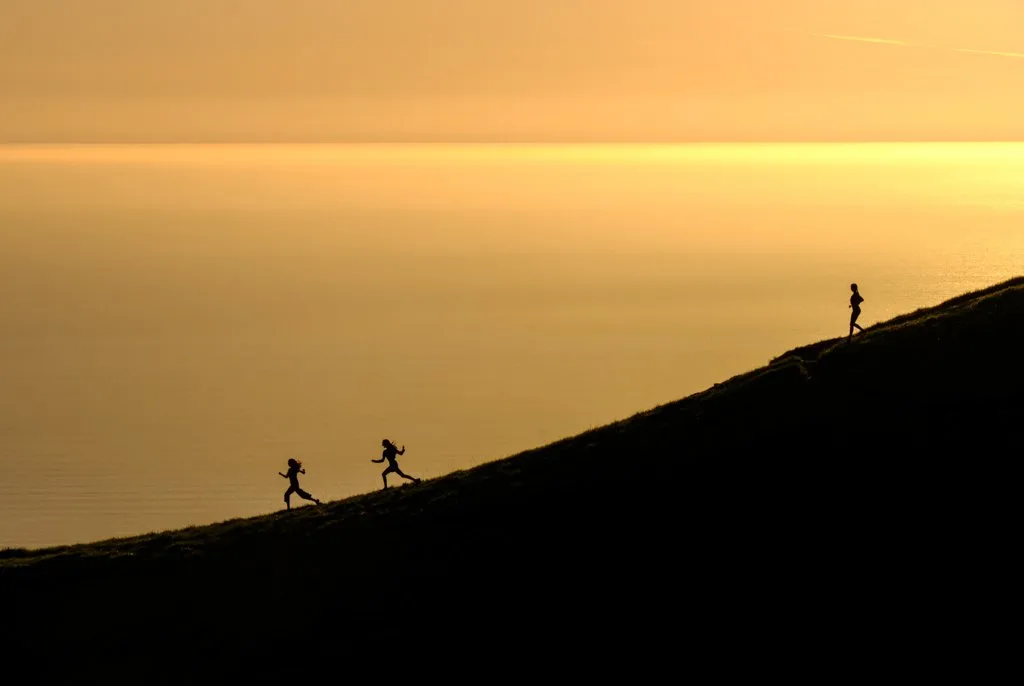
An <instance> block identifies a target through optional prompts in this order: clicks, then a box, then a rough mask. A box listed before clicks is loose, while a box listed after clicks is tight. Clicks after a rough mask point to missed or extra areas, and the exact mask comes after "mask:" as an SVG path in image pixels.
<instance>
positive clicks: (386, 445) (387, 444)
mask: <svg viewBox="0 0 1024 686" xmlns="http://www.w3.org/2000/svg"><path fill="white" fill-rule="evenodd" d="M380 444H381V445H382V446H384V447H385V448H387V447H388V446H389V445H391V441H389V440H388V439H386V438H385V439H384V440H383V441H381V442H380Z"/></svg>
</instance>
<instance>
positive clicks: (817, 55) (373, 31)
mask: <svg viewBox="0 0 1024 686" xmlns="http://www.w3.org/2000/svg"><path fill="white" fill-rule="evenodd" d="M881 41H886V42H881ZM1022 111H1024V2H1022V1H1021V0H701V1H697V0H145V1H144V2H143V1H141V0H3V7H2V9H0V141H7V142H18V141H58V142H63V141H231V140H241V141H273V140H282V141H284V140H287V141H345V140H403V141H408V140H488V141H506V140H519V141H553V140H587V141H603V140H610V141H614V140H647V141H658V140H666V141H667V140H672V141H685V140H965V139H966V140H1010V139H1014V140H1024V117H1021V112H1022Z"/></svg>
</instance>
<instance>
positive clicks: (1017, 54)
mask: <svg viewBox="0 0 1024 686" xmlns="http://www.w3.org/2000/svg"><path fill="white" fill-rule="evenodd" d="M956 51H957V52H968V53H971V54H972V55H996V56H997V57H1015V58H1017V59H1024V52H1004V51H1001V50H973V49H971V48H957V49H956Z"/></svg>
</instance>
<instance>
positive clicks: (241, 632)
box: [0, 279, 1024, 683]
mask: <svg viewBox="0 0 1024 686" xmlns="http://www.w3.org/2000/svg"><path fill="white" fill-rule="evenodd" d="M1022 322H1024V279H1015V280H1012V281H1009V282H1007V283H1004V284H1000V285H998V286H995V287H992V288H989V289H986V290H984V291H979V292H976V293H970V294H966V295H964V296H961V297H959V298H956V299H954V300H951V301H949V302H947V303H944V304H942V305H939V306H937V307H935V308H931V309H927V310H921V311H918V312H914V313H911V314H908V315H906V316H902V317H899V318H897V319H894V320H892V321H890V322H885V323H882V324H879V325H876V326H874V327H871V328H870V329H869V330H868V331H867V332H866V333H865V334H862V335H859V336H856V337H855V338H853V339H852V340H849V341H847V340H846V339H835V340H829V341H822V342H820V343H816V344H813V345H809V346H806V347H804V348H799V349H797V350H794V351H791V352H790V353H787V354H785V355H782V356H780V357H779V358H777V359H775V360H773V361H772V363H771V364H769V365H768V366H766V367H764V368H762V369H758V370H755V371H752V372H750V373H747V374H744V375H741V376H738V377H736V378H734V379H731V380H729V381H727V382H725V383H722V384H718V385H716V386H714V387H713V388H710V389H708V390H707V391H704V392H702V393H699V394H696V395H693V396H690V397H688V398H684V399H682V400H679V401H676V402H672V403H669V404H666V405H663V406H661V407H657V408H654V409H652V410H649V411H646V412H642V413H640V414H637V415H635V416H633V417H631V418H629V419H626V420H623V421H620V422H617V423H614V424H611V425H608V426H605V427H601V428H599V429H595V430H592V431H589V432H586V433H584V434H581V435H579V436H574V437H571V438H567V439H565V440H562V441H559V442H556V443H553V444H551V445H548V446H545V447H542V448H539V449H536V450H530V451H527V452H524V453H521V454H519V455H514V456H512V457H509V458H507V459H504V460H499V461H496V462H492V463H488V464H485V465H482V466H480V467H477V468H474V469H469V470H465V471H460V472H456V473H453V474H450V475H448V476H445V477H443V478H439V479H434V480H431V481H429V482H424V483H422V484H420V485H415V486H405V487H401V488H395V489H391V490H389V491H387V492H377V493H372V494H368V495H364V496H359V497H354V498H350V499H347V500H344V501H339V502H334V503H330V504H327V505H325V506H323V507H320V508H316V507H303V508H300V509H298V510H295V511H292V512H279V513H277V514H272V515H267V516H263V517H256V518H252V519H244V520H234V521H229V522H224V523H221V524H215V525H212V526H207V527H196V528H191V529H185V530H182V531H169V532H163V533H156V534H151V535H147V536H140V537H136V538H128V539H119V540H113V541H106V542H101V543H95V544H90V545H81V546H73V547H66V548H57V549H50V550H41V551H5V552H3V553H0V602H2V606H0V611H2V612H3V618H4V621H3V634H2V636H0V639H2V646H0V650H2V651H3V652H4V657H5V658H6V661H5V662H4V665H5V669H6V670H11V669H13V666H14V665H17V666H18V668H19V669H21V670H22V672H19V674H21V677H20V681H18V683H22V682H23V681H24V679H25V678H28V677H27V676H26V675H28V676H35V677H40V678H42V677H46V678H50V677H53V678H55V679H56V678H58V677H57V676H55V675H63V677H66V678H63V679H61V681H62V682H66V683H70V682H71V681H74V682H76V683H77V682H79V680H83V681H82V682H83V683H84V682H86V681H87V680H88V679H87V677H89V678H91V677H93V676H95V675H102V677H103V678H105V679H107V680H108V681H115V682H126V681H135V682H143V683H154V682H170V681H175V682H180V681H182V680H184V681H188V682H212V683H234V682H235V681H238V680H242V679H247V680H249V681H253V680H254V681H257V682H260V683H262V682H263V681H271V680H274V681H279V680H281V679H294V680H296V681H301V680H304V679H306V678H331V679H341V680H343V679H346V678H350V677H360V678H366V677H367V676H369V678H386V677H385V675H386V674H388V673H389V672H392V671H393V670H395V669H398V668H401V667H403V666H404V667H405V668H413V669H415V670H417V671H419V672H420V673H421V675H422V676H421V677H420V678H424V677H426V676H427V675H429V676H430V678H432V679H433V678H452V676H453V675H454V674H456V673H459V671H460V670H463V669H467V668H468V669H471V670H473V671H474V674H475V675H476V678H486V679H494V678H498V679H499V680H507V679H508V678H511V676H512V675H513V674H519V675H520V676H521V675H522V674H524V673H527V674H530V675H531V677H532V678H557V679H560V678H575V679H580V678H584V677H585V676H590V677H592V676H603V677H607V678H612V677H614V676H615V675H617V674H619V675H625V676H627V677H628V678H629V679H630V681H648V680H649V679H648V678H646V676H645V675H658V676H657V678H658V679H659V680H660V679H661V678H664V677H663V676H662V675H664V674H666V672H665V670H673V676H671V678H679V675H680V674H685V675H688V676H691V677H697V676H699V675H700V674H701V673H704V672H703V671H701V670H707V669H713V670H716V671H715V674H716V675H717V676H718V677H719V678H721V679H726V678H729V677H730V676H731V675H733V674H734V673H735V672H736V670H741V669H742V670H748V671H749V670H753V671H755V672H757V673H760V674H762V675H764V676H769V675H773V676H776V677H779V676H783V675H788V676H796V675H797V674H799V673H801V672H807V671H810V672H811V673H813V674H815V675H816V677H820V678H822V679H829V680H831V678H837V677H841V676H844V675H847V674H853V673H855V672H856V673H861V674H870V675H872V677H874V678H878V677H886V676H888V677H894V676H897V674H903V673H904V672H893V671H891V669H889V668H886V669H885V670H884V671H880V670H882V665H884V664H885V663H886V662H887V661H890V660H893V659H896V658H903V659H905V660H909V659H910V658H913V659H914V660H915V661H916V662H917V664H918V669H924V668H926V667H927V666H928V665H932V666H935V665H939V664H942V665H944V669H952V663H951V661H952V660H954V658H955V657H956V656H961V657H963V656H964V655H965V652H964V651H966V650H967V646H971V651H972V653H971V654H972V659H971V661H970V664H971V665H972V667H971V669H972V670H973V671H972V674H973V675H974V676H975V677H976V676H978V674H979V673H980V671H983V670H984V669H985V668H986V667H988V666H991V665H992V664H993V661H992V657H993V655H995V654H996V653H997V652H998V651H1000V650H1001V649H1002V648H1003V647H1005V646H1008V645H1009V640H1010V635H1009V634H1003V633H1000V632H995V631H992V630H991V629H992V627H993V626H995V624H993V623H992V622H990V620H989V619H988V618H987V615H988V614H989V613H991V612H994V613H995V614H996V615H998V614H999V613H1000V612H1001V611H1002V608H1005V607H1007V603H1008V602H1009V600H1008V596H1006V595H1004V592H1005V586H1004V585H1003V584H1004V582H1005V581H1006V580H1007V578H1008V576H1009V573H1010V571H1009V570H1010V569H1011V567H1010V561H1011V560H1012V559H1014V552H1015V551H1014V548H1016V546H1017V537H1016V536H1015V535H1013V534H1010V533H1008V532H1009V531H1011V530H1012V529H1011V526H1010V522H1011V521H1012V520H1011V519H1010V512H1011V504H1012V503H1014V502H1015V501H1014V500H1012V498H1013V496H1014V493H1013V492H1014V490H1015V489H1016V488H1017V485H1018V482H1017V480H1016V476H1015V472H1014V471H1012V469H1011V465H1015V463H1016V460H1017V454H1018V452H1019V451H1020V440H1019V438H1020V427H1021V426H1022V425H1024V424H1022V419H1024V390H1022V389H1024V358H1022V350H1024V326H1022ZM982 636H983V637H984V640H980V637H982ZM1001 637H1002V638H1001ZM1004 644H1005V645H1004ZM979 647H981V648H984V649H986V650H989V651H990V653H991V654H989V655H987V656H985V657H983V658H980V657H979V658H977V659H975V657H974V656H975V655H976V652H974V651H975V650H976V649H978V648H979ZM819 664H826V665H828V667H827V668H826V669H827V671H825V672H820V671H816V670H817V669H818V668H817V667H814V668H812V665H819ZM559 670H561V671H559ZM10 674H11V675H13V674H15V672H11V673H10ZM69 675H70V676H69ZM69 679H70V681H69Z"/></svg>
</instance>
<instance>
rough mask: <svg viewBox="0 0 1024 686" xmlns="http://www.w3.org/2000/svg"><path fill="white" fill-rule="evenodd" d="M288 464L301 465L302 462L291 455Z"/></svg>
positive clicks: (292, 465) (291, 465)
mask: <svg viewBox="0 0 1024 686" xmlns="http://www.w3.org/2000/svg"><path fill="white" fill-rule="evenodd" d="M288 466H289V467H301V466H302V463H301V462H299V461H298V460H296V459H295V458H294V457H289V458H288Z"/></svg>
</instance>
